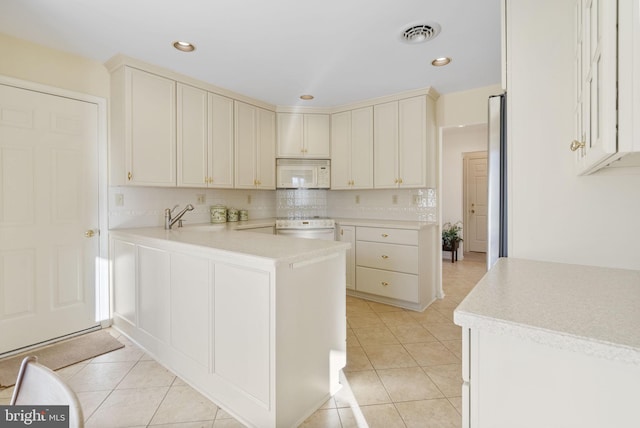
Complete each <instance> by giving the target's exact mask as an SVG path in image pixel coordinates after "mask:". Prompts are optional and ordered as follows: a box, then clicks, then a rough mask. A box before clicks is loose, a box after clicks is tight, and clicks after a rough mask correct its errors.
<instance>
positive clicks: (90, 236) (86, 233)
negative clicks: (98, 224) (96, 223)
mask: <svg viewBox="0 0 640 428" xmlns="http://www.w3.org/2000/svg"><path fill="white" fill-rule="evenodd" d="M95 234H96V233H95V232H94V231H93V229H89V230H87V231H86V232H84V237H85V238H92V237H93V235H95Z"/></svg>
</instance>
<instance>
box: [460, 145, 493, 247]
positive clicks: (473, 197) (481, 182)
mask: <svg viewBox="0 0 640 428" xmlns="http://www.w3.org/2000/svg"><path fill="white" fill-rule="evenodd" d="M465 163H466V179H465V181H466V183H465V186H466V192H465V193H466V195H467V197H466V201H465V202H466V204H465V205H466V212H467V221H466V223H465V224H466V225H467V230H466V231H465V233H464V244H465V249H466V250H467V251H477V252H481V253H486V252H487V196H488V195H487V154H486V153H483V154H481V155H477V154H476V155H471V156H469V157H468V158H466V159H465Z"/></svg>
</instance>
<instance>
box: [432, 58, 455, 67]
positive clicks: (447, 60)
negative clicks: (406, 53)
mask: <svg viewBox="0 0 640 428" xmlns="http://www.w3.org/2000/svg"><path fill="white" fill-rule="evenodd" d="M450 62H451V58H449V57H447V56H443V57H442V58H436V59H434V60H433V61H431V65H433V66H434V67H442V66H443V65H447V64H449V63H450Z"/></svg>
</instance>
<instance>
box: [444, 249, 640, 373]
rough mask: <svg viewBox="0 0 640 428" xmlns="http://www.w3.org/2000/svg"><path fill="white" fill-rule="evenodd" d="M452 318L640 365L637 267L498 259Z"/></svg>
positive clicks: (462, 323) (639, 276)
mask: <svg viewBox="0 0 640 428" xmlns="http://www.w3.org/2000/svg"><path fill="white" fill-rule="evenodd" d="M454 321H455V323H456V324H457V325H460V326H463V327H466V328H477V329H479V330H483V329H488V330H491V331H493V332H501V333H505V334H512V335H517V336H519V337H522V338H527V339H531V340H533V341H536V342H538V343H545V344H548V345H550V346H555V347H560V348H563V349H568V350H574V351H576V352H582V353H587V354H589V355H596V356H600V357H603V358H607V359H613V360H620V361H625V362H631V363H634V364H640V271H635V270H624V269H610V268H600V267H594V266H581V265H570V264H561V263H549V262H539V261H531V260H522V259H513V258H503V259H500V260H498V262H497V263H496V265H495V266H494V267H493V268H492V269H491V270H490V271H489V272H488V273H487V274H486V275H485V276H484V277H483V278H482V280H480V282H479V283H478V284H477V285H476V287H475V288H474V289H473V290H472V291H471V292H470V293H469V295H468V296H467V297H466V298H465V299H464V300H463V301H462V303H460V305H459V306H458V307H457V308H456V310H455V312H454Z"/></svg>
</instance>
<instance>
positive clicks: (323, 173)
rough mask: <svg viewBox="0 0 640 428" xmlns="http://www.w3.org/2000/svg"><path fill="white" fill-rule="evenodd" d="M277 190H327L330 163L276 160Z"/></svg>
mask: <svg viewBox="0 0 640 428" xmlns="http://www.w3.org/2000/svg"><path fill="white" fill-rule="evenodd" d="M276 187H277V188H278V189H328V188H329V187H331V161H329V160H328V159H277V160H276Z"/></svg>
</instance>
